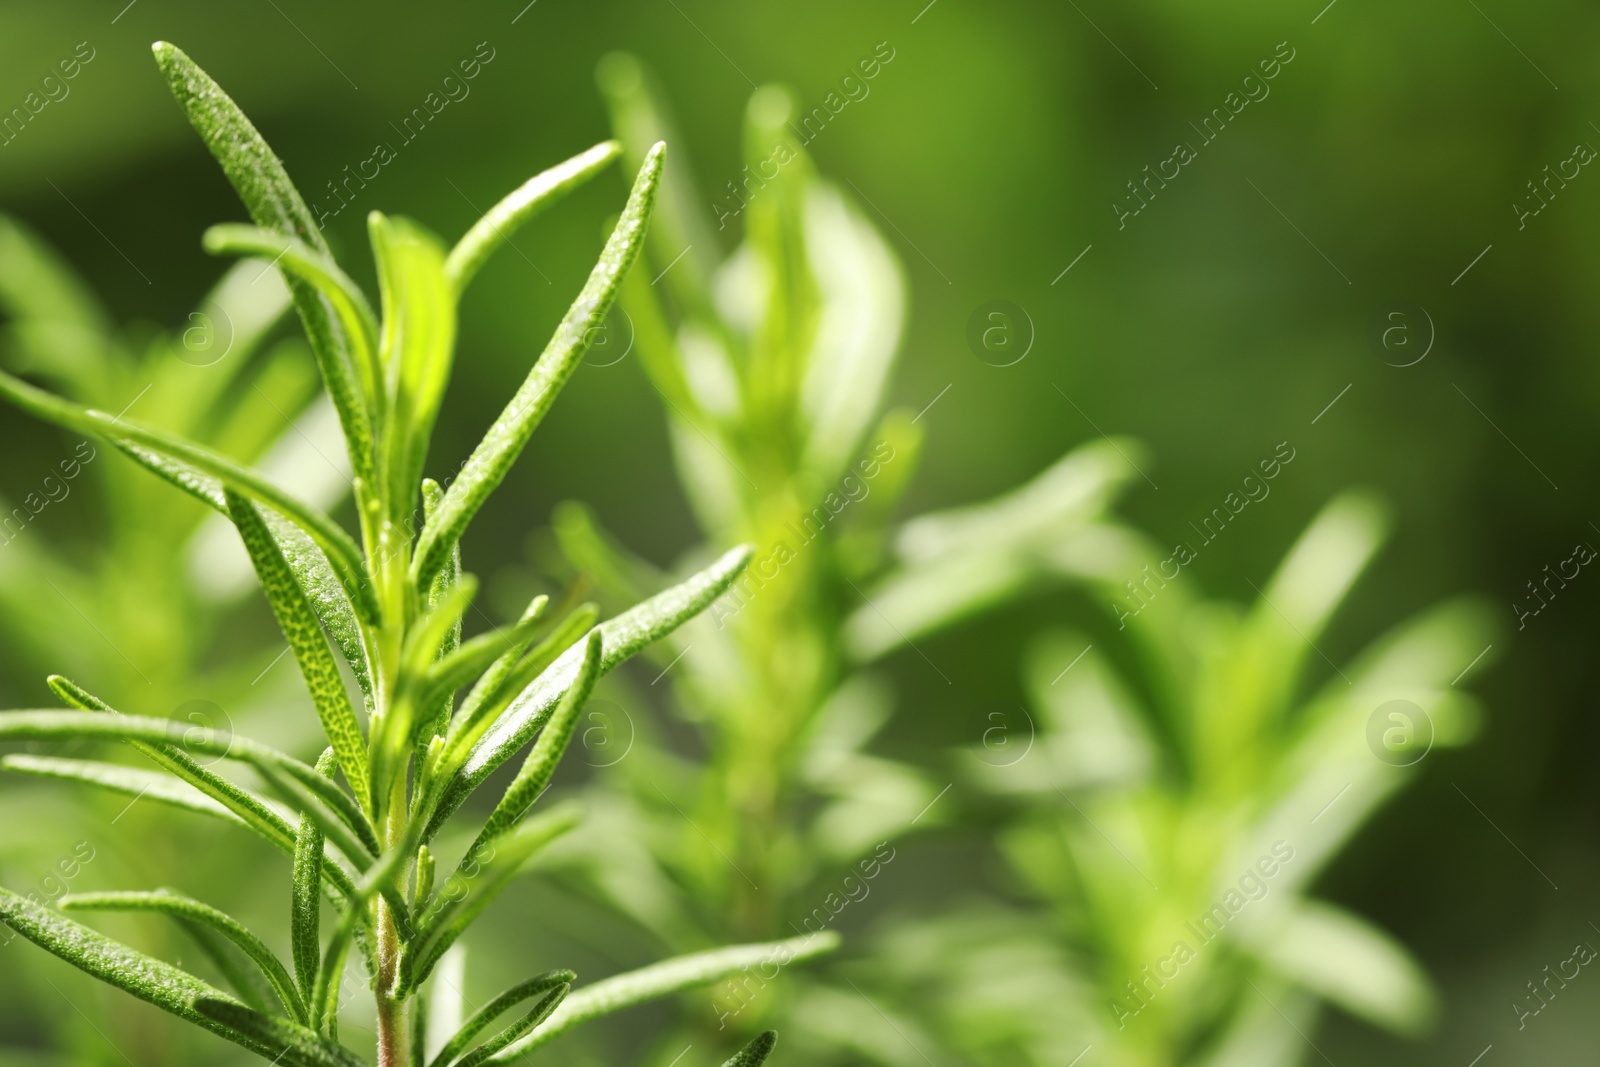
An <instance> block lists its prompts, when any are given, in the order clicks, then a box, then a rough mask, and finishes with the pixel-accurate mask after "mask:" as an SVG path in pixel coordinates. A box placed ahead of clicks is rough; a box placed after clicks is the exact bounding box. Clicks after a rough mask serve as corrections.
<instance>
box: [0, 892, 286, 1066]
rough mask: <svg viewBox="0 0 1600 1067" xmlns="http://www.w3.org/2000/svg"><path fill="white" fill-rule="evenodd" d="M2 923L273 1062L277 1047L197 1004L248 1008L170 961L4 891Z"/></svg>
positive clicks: (103, 978)
mask: <svg viewBox="0 0 1600 1067" xmlns="http://www.w3.org/2000/svg"><path fill="white" fill-rule="evenodd" d="M0 922H3V923H5V924H6V925H7V926H9V927H11V928H12V929H13V930H15V931H16V932H17V933H19V934H21V935H22V936H23V937H25V938H27V939H28V940H29V941H32V942H33V943H34V944H36V945H38V946H39V947H40V948H42V949H44V950H45V951H46V952H49V953H51V954H52V955H55V956H59V957H60V958H61V959H64V960H66V961H67V962H68V963H70V964H72V965H73V966H74V967H76V968H78V969H79V970H80V971H83V972H84V973H86V974H89V975H92V976H94V977H95V978H98V979H100V981H102V982H105V983H106V984H107V985H113V986H116V987H117V988H118V989H121V990H123V991H124V992H127V993H131V994H132V995H134V996H135V997H138V998H139V999H140V1000H142V1001H144V1002H145V1003H147V1004H154V1005H155V1006H156V1007H158V1008H161V1009H162V1010H164V1011H168V1012H171V1013H172V1014H173V1015H176V1016H178V1017H179V1018H180V1019H184V1020H187V1021H188V1022H191V1023H194V1024H195V1025H196V1026H202V1027H204V1028H205V1029H207V1030H210V1031H211V1032H212V1033H214V1034H220V1035H221V1036H223V1037H225V1038H227V1039H228V1040H229V1041H235V1042H237V1043H239V1044H241V1045H243V1046H244V1047H245V1048H247V1049H249V1050H250V1051H252V1052H255V1053H257V1054H259V1055H262V1056H266V1057H267V1058H268V1059H271V1058H272V1057H273V1056H274V1055H276V1054H277V1053H278V1052H279V1051H280V1048H279V1047H277V1046H276V1045H275V1044H274V1043H271V1042H267V1041H263V1040H261V1039H260V1038H259V1037H257V1036H256V1035H254V1034H251V1033H248V1032H245V1031H242V1030H239V1029H237V1028H235V1027H234V1026H232V1025H230V1024H229V1023H226V1022H223V1021H221V1020H218V1019H215V1018H212V1017H211V1016H208V1015H204V1014H201V1013H200V1012H198V1011H196V1010H195V1007H194V1005H195V1002H196V1001H199V1000H216V1001H218V1002H220V1003H224V1004H235V1005H236V1006H237V1007H240V1008H243V1007H244V1006H243V1005H240V1004H237V1002H235V1001H232V1000H229V999H228V997H227V995H226V994H224V993H223V992H222V990H220V989H217V988H216V987H214V986H211V985H208V984H206V983H205V982H203V981H201V980H200V979H199V978H196V977H195V976H194V975H192V974H190V973H188V972H187V971H182V970H179V969H178V968H177V967H174V966H172V965H171V964H170V963H163V962H162V961H160V960H158V959H153V958H152V957H150V956H146V955H145V954H144V953H142V952H135V951H134V950H133V949H131V948H129V947H128V946H126V945H123V944H120V943H118V942H116V941H113V940H111V939H110V938H109V937H106V936H105V935H104V934H100V933H96V932H95V931H94V930H91V929H89V928H88V927H87V926H83V925H81V924H79V923H75V922H73V921H72V920H71V919H67V918H64V917H62V916H61V915H58V914H56V913H55V912H53V911H50V910H48V909H46V908H42V907H40V906H39V905H37V904H33V903H30V902H28V901H27V900H24V899H23V898H22V897H19V896H17V895H16V894H15V893H13V892H11V891H10V890H7V889H0Z"/></svg>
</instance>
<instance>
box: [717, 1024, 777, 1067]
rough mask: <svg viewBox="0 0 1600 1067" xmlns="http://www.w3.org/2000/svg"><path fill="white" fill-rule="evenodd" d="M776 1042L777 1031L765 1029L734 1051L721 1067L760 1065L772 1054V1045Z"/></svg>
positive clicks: (757, 1066)
mask: <svg viewBox="0 0 1600 1067" xmlns="http://www.w3.org/2000/svg"><path fill="white" fill-rule="evenodd" d="M777 1043H778V1031H776V1030H765V1031H763V1032H761V1033H759V1034H757V1035H756V1036H755V1039H754V1040H753V1041H751V1042H750V1043H749V1044H748V1045H746V1046H745V1047H744V1048H742V1049H740V1050H739V1051H738V1052H735V1053H734V1054H733V1055H732V1056H729V1057H728V1059H727V1060H726V1061H725V1062H724V1063H723V1064H722V1067H761V1065H762V1064H763V1063H766V1062H767V1057H768V1056H770V1055H772V1046H774V1045H776V1044H777Z"/></svg>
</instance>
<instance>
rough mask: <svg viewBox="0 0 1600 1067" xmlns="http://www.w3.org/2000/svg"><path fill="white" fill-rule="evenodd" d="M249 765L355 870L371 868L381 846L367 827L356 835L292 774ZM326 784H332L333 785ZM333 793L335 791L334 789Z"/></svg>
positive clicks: (264, 763)
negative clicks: (312, 824)
mask: <svg viewBox="0 0 1600 1067" xmlns="http://www.w3.org/2000/svg"><path fill="white" fill-rule="evenodd" d="M250 764H251V766H253V767H255V769H256V772H257V773H258V774H260V775H261V777H262V778H263V779H264V780H265V781H266V783H267V785H269V786H271V787H272V789H273V791H274V792H276V793H277V794H278V795H279V796H280V797H282V798H283V800H284V802H285V803H287V804H288V805H289V807H290V808H292V809H293V810H295V811H299V812H300V813H302V814H303V815H305V816H306V817H307V818H309V819H310V820H311V821H312V822H314V823H316V824H317V829H319V830H321V831H322V833H323V836H324V837H326V838H327V839H328V840H329V841H330V842H331V843H332V844H334V845H335V846H336V847H337V848H338V849H339V851H340V852H343V853H344V855H345V857H346V858H347V859H348V860H349V861H350V862H351V863H353V864H354V865H355V866H356V868H357V869H358V870H361V871H366V870H368V869H370V868H371V866H372V861H373V860H374V859H375V858H376V857H377V855H378V853H379V852H380V851H381V846H379V845H378V842H377V840H376V839H375V838H371V836H370V835H371V829H370V827H366V828H365V832H360V833H358V832H357V831H356V830H355V829H354V827H352V825H351V820H349V819H347V818H343V817H342V813H341V812H339V811H338V810H337V809H336V808H335V807H334V806H333V805H331V804H329V803H327V802H326V801H325V800H324V799H323V798H322V797H321V796H320V795H319V794H318V793H317V792H316V791H315V790H314V789H313V788H311V787H308V786H307V784H306V783H305V782H302V781H299V780H297V779H296V777H295V776H294V775H292V774H290V773H289V772H288V771H286V770H284V769H283V767H281V766H279V765H277V764H276V763H274V762H273V761H271V760H251V761H250ZM328 784H329V785H333V783H332V782H329V783H328ZM335 790H336V791H337V787H335ZM364 822H365V820H361V822H360V823H358V825H361V824H364Z"/></svg>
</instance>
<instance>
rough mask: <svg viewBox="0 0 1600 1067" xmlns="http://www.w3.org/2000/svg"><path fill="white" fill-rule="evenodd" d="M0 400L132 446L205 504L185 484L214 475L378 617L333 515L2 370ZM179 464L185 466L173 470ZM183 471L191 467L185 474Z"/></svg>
mask: <svg viewBox="0 0 1600 1067" xmlns="http://www.w3.org/2000/svg"><path fill="white" fill-rule="evenodd" d="M0 398H4V399H6V400H9V401H11V403H13V404H15V405H16V406H17V407H19V408H21V409H22V410H24V411H26V412H28V413H29V414H30V415H33V416H35V417H36V418H39V419H43V420H44V421H46V422H50V423H54V424H55V425H57V426H62V427H65V428H67V429H70V430H76V431H78V432H80V433H88V434H93V435H94V436H96V437H99V438H102V439H103V440H106V441H110V442H111V443H112V444H114V445H117V446H119V447H123V446H128V447H124V448H123V450H124V451H125V452H129V453H130V455H132V457H133V458H134V459H135V460H138V461H140V462H141V463H144V465H146V466H149V467H151V468H152V469H154V470H155V471H156V472H157V473H158V474H162V476H163V477H166V478H167V479H168V480H170V481H173V482H174V483H175V484H178V485H180V486H183V487H184V488H186V489H187V490H188V491H189V492H191V493H194V494H195V495H197V496H200V498H201V499H203V500H207V501H208V502H211V503H214V500H212V499H211V498H210V497H209V496H208V495H207V493H208V489H207V487H206V486H204V485H203V484H200V485H196V486H193V487H191V486H190V485H187V484H185V482H186V481H188V482H193V481H195V480H196V477H197V476H209V477H210V478H214V479H216V480H217V481H220V482H221V483H223V484H224V485H226V486H228V487H229V488H231V489H233V490H234V491H235V492H237V493H239V494H241V495H243V496H247V497H249V498H250V499H252V500H255V501H257V502H258V503H262V504H265V505H267V506H268V507H270V508H273V509H274V510H276V511H278V512H280V513H282V514H283V515H284V517H286V518H288V519H290V520H291V521H293V522H294V523H295V524H296V525H298V526H299V527H300V528H301V529H303V530H305V532H306V533H307V534H308V535H310V537H311V539H312V540H313V541H315V542H316V543H317V546H318V547H319V548H321V549H322V550H323V552H325V553H326V554H327V557H328V561H329V562H330V563H331V564H332V565H333V567H334V569H335V570H337V571H338V573H339V578H340V581H341V582H343V583H344V584H345V588H346V590H347V591H348V592H350V593H351V595H352V597H353V598H354V601H355V603H356V605H357V607H358V609H364V614H366V616H367V617H368V618H373V617H375V616H376V607H375V606H374V604H373V601H372V592H371V589H370V588H369V586H368V583H367V579H366V567H365V564H364V563H363V562H362V558H361V551H360V549H358V548H357V547H356V543H355V541H353V540H352V539H351V537H350V535H349V534H348V533H346V532H345V531H344V530H343V529H342V528H341V527H340V526H339V525H338V523H336V522H334V521H333V520H332V519H330V518H328V516H326V515H324V514H322V513H321V512H320V511H318V510H317V509H316V508H313V507H311V506H310V505H309V504H305V503H303V502H301V501H299V500H296V499H295V498H294V497H293V496H291V495H289V494H288V493H286V492H284V491H283V490H282V489H279V488H278V487H277V486H275V485H273V484H272V483H270V482H268V481H267V480H266V479H264V478H262V477H261V476H260V475H258V474H256V473H254V472H253V471H249V470H246V469H245V468H243V467H241V466H239V465H238V464H237V463H235V462H233V460H231V459H228V458H226V457H224V456H220V455H217V454H216V453H214V452H211V451H209V450H208V449H205V448H202V447H200V446H199V445H196V444H194V443H193V442H190V441H185V440H183V439H181V438H178V437H174V436H172V435H170V434H168V433H165V432H164V431H161V430H157V429H153V428H151V427H148V426H142V425H140V424H139V423H136V422H133V421H131V420H128V419H124V418H121V417H118V416H112V415H108V414H106V413H105V412H103V411H96V410H94V409H92V408H83V407H79V406H78V405H77V404H74V403H72V402H70V401H67V400H63V399H61V398H60V397H57V396H52V395H51V394H49V393H46V392H45V391H44V390H42V389H36V388H34V387H33V386H31V385H29V384H28V383H26V382H24V381H22V380H20V379H18V378H14V377H12V376H11V375H9V374H5V373H3V372H0ZM141 452H155V453H158V454H159V455H160V456H161V457H163V458H162V461H161V463H159V464H153V463H151V462H149V461H146V460H144V459H141ZM174 462H176V464H178V465H181V467H174V466H173V464H174ZM181 468H189V469H188V470H187V471H185V470H182V469H181Z"/></svg>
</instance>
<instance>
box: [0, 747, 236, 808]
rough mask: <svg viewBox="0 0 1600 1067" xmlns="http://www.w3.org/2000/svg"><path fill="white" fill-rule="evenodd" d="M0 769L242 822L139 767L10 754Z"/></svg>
mask: <svg viewBox="0 0 1600 1067" xmlns="http://www.w3.org/2000/svg"><path fill="white" fill-rule="evenodd" d="M0 768H4V769H5V770H8V771H15V772H17V773H18V774H31V775H34V776H35V777H39V778H58V779H62V780H64V781H69V782H82V783H86V784H88V785H93V786H98V787H99V788H101V789H106V790H110V791H111V792H113V793H121V794H122V795H123V796H129V797H138V798H141V799H144V800H153V801H155V802H156V803H158V804H166V805H168V806H170V807H174V808H182V809H183V810H185V811H193V812H198V813H200V814H202V815H211V816H214V817H216V818H219V819H225V820H228V821H230V822H236V823H242V822H243V820H241V819H239V818H238V816H236V815H234V814H233V812H231V811H229V810H228V809H227V808H226V807H224V806H223V805H222V804H220V803H218V802H217V801H215V800H213V799H211V798H210V797H209V796H207V795H206V794H204V793H202V792H200V791H199V790H198V789H196V788H194V787H193V786H191V785H185V784H184V783H183V782H181V781H179V780H178V779H176V778H173V777H171V776H170V775H166V774H159V773H157V772H155V771H147V770H145V769H143V768H142V767H123V766H120V765H118V764H115V763H97V762H94V761H93V760H76V759H56V758H54V757H50V756H24V755H14V756H4V757H0Z"/></svg>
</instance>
